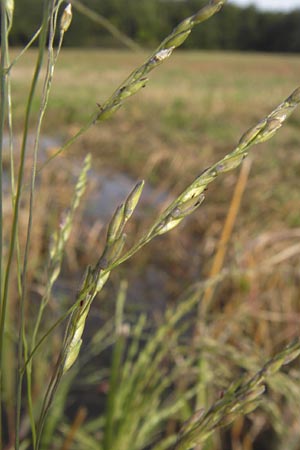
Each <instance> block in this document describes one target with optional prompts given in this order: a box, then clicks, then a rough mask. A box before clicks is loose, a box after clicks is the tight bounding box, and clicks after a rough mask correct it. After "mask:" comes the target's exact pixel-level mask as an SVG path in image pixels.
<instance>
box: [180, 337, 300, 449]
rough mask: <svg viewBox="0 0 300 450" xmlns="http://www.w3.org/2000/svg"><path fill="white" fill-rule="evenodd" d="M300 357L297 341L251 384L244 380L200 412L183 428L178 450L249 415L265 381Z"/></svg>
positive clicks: (257, 400)
mask: <svg viewBox="0 0 300 450" xmlns="http://www.w3.org/2000/svg"><path fill="white" fill-rule="evenodd" d="M299 354H300V342H299V339H296V340H295V341H294V342H293V343H291V344H290V345H289V346H288V347H287V348H286V349H284V350H283V351H281V352H280V353H278V354H277V355H275V356H274V357H273V358H271V359H270V360H269V361H268V362H267V363H266V364H265V365H264V366H263V368H262V369H261V370H259V371H258V372H257V373H256V374H255V375H254V376H253V377H252V378H250V380H249V381H247V380H245V377H241V378H240V379H239V380H238V381H237V382H235V383H233V384H232V385H231V387H229V389H228V390H227V391H226V392H225V393H224V395H223V396H222V398H221V399H220V400H218V401H217V402H216V403H214V404H213V405H212V406H211V407H210V408H209V409H208V410H207V411H204V410H199V411H198V412H196V413H195V414H194V415H193V416H192V417H191V418H190V419H189V421H188V422H187V423H186V424H185V425H184V426H183V427H182V429H181V433H180V434H179V436H178V442H177V445H176V449H175V450H189V449H191V448H193V447H195V445H198V444H202V443H204V442H205V441H206V440H207V439H208V438H209V436H210V435H211V434H212V433H213V432H214V431H215V429H216V428H217V427H221V426H227V425H229V424H230V423H232V422H233V421H234V420H235V419H236V418H237V417H238V416H239V415H241V414H243V415H244V414H249V413H250V412H252V411H253V410H254V409H256V407H257V406H258V405H259V401H260V400H261V395H262V394H263V393H264V391H265V385H264V383H265V381H266V379H267V378H268V377H270V376H272V375H274V374H275V373H277V372H278V371H279V370H280V369H281V367H282V366H284V365H286V364H289V363H290V362H291V361H293V360H294V359H295V358H297V357H298V356H299Z"/></svg>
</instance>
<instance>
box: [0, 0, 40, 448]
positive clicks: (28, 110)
mask: <svg viewBox="0 0 300 450" xmlns="http://www.w3.org/2000/svg"><path fill="white" fill-rule="evenodd" d="M47 11H48V2H47V1H45V2H44V16H43V23H42V31H41V34H40V40H39V52H38V58H37V62H36V67H35V71H34V75H33V79H32V83H31V87H30V92H29V96H28V100H27V105H26V112H25V124H24V132H23V140H22V146H21V160H20V166H19V173H18V183H17V191H16V198H15V207H14V215H13V225H12V232H11V241H10V247H9V253H8V260H7V268H6V274H5V284H4V294H3V297H4V299H5V301H7V300H6V299H7V297H8V287H9V279H10V272H11V266H12V260H13V254H14V249H15V243H16V237H17V229H18V219H19V208H20V200H21V195H22V190H23V179H24V165H25V157H26V153H27V152H26V150H27V137H28V132H29V120H30V116H31V110H32V105H33V98H34V94H35V90H36V86H37V82H38V79H39V75H40V71H41V68H42V63H43V57H44V48H45V43H46V38H47V29H48V13H47ZM23 275H24V273H23ZM22 278H23V276H22ZM23 281H24V280H22V284H23ZM22 297H23V293H22ZM22 297H21V298H22ZM24 318H25V305H24V301H21V304H20V329H19V341H18V342H19V344H18V364H19V369H20V367H21V366H22V359H23V350H24ZM22 383H23V373H22V371H21V370H19V371H18V379H17V406H16V437H15V449H16V450H19V448H20V436H19V434H20V417H21V403H22Z"/></svg>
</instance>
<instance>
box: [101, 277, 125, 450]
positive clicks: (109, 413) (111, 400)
mask: <svg viewBox="0 0 300 450" xmlns="http://www.w3.org/2000/svg"><path fill="white" fill-rule="evenodd" d="M125 297H126V284H125V283H122V284H121V286H120V291H119V295H118V299H117V308H116V309H117V310H116V331H115V333H116V343H115V346H114V351H113V356H112V364H111V376H110V384H109V393H108V399H107V410H106V415H105V417H106V423H105V432H104V438H103V450H111V449H112V448H113V437H114V436H113V432H114V416H115V402H116V396H117V395H118V381H119V369H120V366H121V362H122V356H123V350H124V344H125V342H124V336H123V335H122V332H121V326H122V321H123V309H124V302H125Z"/></svg>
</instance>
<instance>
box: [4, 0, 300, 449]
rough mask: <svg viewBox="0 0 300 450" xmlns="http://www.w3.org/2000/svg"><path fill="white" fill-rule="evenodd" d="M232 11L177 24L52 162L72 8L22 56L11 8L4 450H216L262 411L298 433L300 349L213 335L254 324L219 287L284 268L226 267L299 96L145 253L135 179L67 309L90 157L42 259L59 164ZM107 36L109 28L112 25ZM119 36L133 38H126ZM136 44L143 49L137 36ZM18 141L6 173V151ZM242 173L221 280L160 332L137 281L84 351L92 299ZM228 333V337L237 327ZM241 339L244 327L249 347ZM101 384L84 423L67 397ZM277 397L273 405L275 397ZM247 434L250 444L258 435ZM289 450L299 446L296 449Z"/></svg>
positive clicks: (208, 176)
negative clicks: (72, 241)
mask: <svg viewBox="0 0 300 450" xmlns="http://www.w3.org/2000/svg"><path fill="white" fill-rule="evenodd" d="M224 3H225V0H211V1H210V2H209V3H208V4H207V5H206V6H204V7H203V8H201V9H200V10H199V11H198V12H196V13H195V14H194V15H193V16H191V17H189V18H186V19H185V20H183V21H182V22H181V23H179V25H178V26H177V27H176V28H175V29H174V30H173V31H172V32H171V33H170V35H169V36H167V37H166V38H165V39H164V40H163V41H162V43H161V44H160V45H159V46H158V48H157V49H156V50H155V51H154V52H153V53H152V54H151V55H150V56H149V58H147V59H146V61H145V62H144V63H143V64H142V65H140V66H139V67H137V68H136V69H135V70H134V71H133V72H132V73H131V74H130V75H129V76H128V77H127V78H126V79H125V80H124V82H123V83H122V84H121V85H120V86H119V87H118V88H117V89H116V90H115V91H114V92H113V94H112V95H111V96H110V97H109V98H108V99H107V100H106V101H104V102H103V103H101V105H98V106H97V108H96V109H95V111H94V112H93V113H92V114H91V115H90V118H89V119H88V120H87V121H86V123H84V124H83V125H82V126H81V127H80V128H79V129H78V130H77V131H76V132H75V134H74V135H73V136H72V137H71V138H70V139H68V140H67V141H66V142H65V143H64V144H63V145H62V146H61V147H60V148H59V149H56V150H55V151H54V152H53V153H52V155H51V156H49V157H48V159H47V160H46V161H45V160H43V161H42V162H40V161H41V157H40V156H41V155H40V146H41V138H42V132H43V131H42V130H43V127H44V126H45V120H46V119H45V118H46V112H47V109H48V106H49V97H50V95H51V89H52V87H53V79H54V74H55V68H56V65H57V63H58V61H59V56H60V52H61V49H62V46H63V40H64V35H65V33H67V31H68V28H69V26H70V25H71V22H72V8H71V3H68V2H66V1H63V0H44V1H43V4H42V19H41V23H40V24H38V25H37V31H36V33H35V34H34V35H33V37H32V39H31V40H30V42H28V44H27V45H26V46H25V47H24V49H22V50H21V51H20V53H19V54H18V55H17V56H15V57H14V59H12V58H11V51H10V47H9V34H10V30H11V28H12V27H13V13H14V1H13V0H2V1H1V110H0V117H1V119H0V152H1V160H2V165H1V169H0V183H1V197H0V214H1V220H0V224H1V225H0V270H1V277H0V283H1V289H0V292H1V309H0V313H1V315H0V389H1V397H0V442H1V445H2V447H1V448H3V449H13V448H15V449H16V450H19V449H34V450H38V449H70V448H72V449H83V448H84V449H96V448H97V449H99V448H100V449H103V450H140V449H148V448H152V449H155V450H163V449H177V450H185V449H190V448H198V449H200V448H201V449H202V448H203V449H204V448H206V449H210V448H211V449H213V448H218V445H219V444H218V442H220V440H221V439H222V435H221V434H220V432H218V430H219V428H222V427H225V426H226V427H227V429H230V428H228V427H229V425H230V426H231V427H233V428H231V429H232V430H233V431H234V430H235V433H237V431H236V430H237V428H234V427H238V426H240V428H241V429H242V428H243V427H245V423H246V422H245V421H243V416H245V415H247V414H251V413H252V412H253V411H254V410H255V409H256V408H257V406H258V405H260V406H261V411H263V413H264V414H265V416H268V417H269V420H270V422H271V423H272V425H273V427H274V428H275V430H276V432H277V433H278V435H279V436H286V435H285V431H286V430H284V427H283V426H282V422H283V419H282V417H281V414H280V404H281V403H282V404H284V405H288V407H289V408H290V410H292V409H293V408H295V411H296V410H297V411H299V404H300V403H299V400H300V391H299V387H298V384H297V381H298V380H299V376H300V375H299V370H298V369H297V367H296V366H293V368H292V369H291V371H290V372H287V370H286V369H285V366H286V365H287V364H290V363H291V362H292V361H294V360H295V359H296V358H297V356H298V355H299V354H300V342H299V340H298V339H294V340H293V341H292V342H289V343H288V342H286V346H285V348H277V349H275V350H276V351H274V352H273V354H272V355H267V354H265V353H264V352H261V351H259V346H258V345H256V342H255V340H254V339H253V343H252V346H251V345H250V343H249V339H247V346H248V352H249V353H248V354H247V355H245V354H244V352H243V349H241V348H239V347H238V346H237V345H236V342H235V341H234V339H228V340H227V339H225V338H224V337H223V338H219V336H218V335H217V333H215V332H212V333H211V331H214V328H213V326H214V322H217V321H219V322H220V324H221V327H224V328H226V327H227V326H228V324H231V323H232V324H234V326H236V322H235V318H234V315H235V314H237V315H238V314H240V318H241V320H242V321H245V320H246V319H245V317H246V316H245V315H244V311H241V310H238V311H230V314H225V313H224V315H223V312H221V313H220V312H218V311H217V309H216V311H212V303H213V302H212V299H213V293H214V290H215V289H217V288H218V286H220V284H221V282H222V281H224V280H228V279H239V280H240V279H242V277H247V276H249V277H251V276H252V277H253V276H255V273H256V272H257V273H258V272H259V273H260V272H262V271H264V270H270V269H271V270H272V268H273V267H274V266H275V265H276V264H277V263H278V262H280V261H278V259H277V260H276V259H275V260H274V259H273V260H270V261H268V262H266V263H264V264H263V263H262V264H261V266H258V267H256V268H255V269H252V270H251V269H247V268H243V267H239V268H236V267H230V266H225V267H223V265H224V264H223V263H224V260H225V253H226V246H227V244H228V241H229V237H230V234H231V231H232V228H233V223H234V220H235V217H236V216H237V214H238V210H239V204H240V201H241V196H242V192H243V189H244V188H245V185H246V182H247V180H248V177H249V176H250V175H249V171H250V169H249V166H245V163H244V160H245V158H246V157H247V156H248V153H249V151H250V149H252V147H253V146H254V145H256V144H259V143H262V142H264V141H267V140H269V139H270V138H272V137H273V136H274V135H275V133H277V131H278V130H279V129H280V128H281V127H282V125H283V124H284V122H285V121H286V120H287V119H288V117H289V116H290V115H291V114H292V113H293V112H294V110H295V109H296V107H297V106H298V105H299V103H300V88H299V87H298V88H297V89H296V90H294V91H293V92H292V93H290V95H288V97H287V98H286V99H285V100H283V101H282V102H281V103H280V104H279V105H278V106H277V107H275V108H274V109H273V110H272V111H271V112H270V113H269V114H267V115H266V116H265V117H263V118H262V119H261V120H259V121H258V123H257V124H256V125H255V126H253V127H251V128H250V129H249V130H248V131H246V133H244V134H243V136H242V137H241V138H240V140H239V142H238V144H237V145H236V146H235V148H233V149H232V151H230V152H228V153H227V154H226V155H225V156H223V157H221V158H220V159H219V160H218V161H217V162H215V163H214V164H212V165H210V167H208V168H207V169H205V170H204V171H202V172H201V173H200V174H199V175H198V176H197V177H196V178H195V179H194V180H191V181H190V183H189V184H188V185H187V186H186V187H185V189H183V191H182V192H181V193H180V194H179V195H177V196H176V198H175V199H174V200H173V201H172V202H171V203H170V204H169V205H168V206H167V207H166V208H165V209H164V210H163V211H162V212H160V213H159V214H158V215H157V217H156V218H155V219H154V220H153V223H152V224H151V225H150V226H149V227H148V228H145V229H142V231H141V233H140V235H138V237H136V238H135V241H134V242H133V244H132V245H130V246H127V247H125V246H126V234H125V231H126V228H127V229H128V223H129V222H130V221H131V220H132V216H133V214H134V212H135V210H136V208H137V205H138V203H139V200H140V197H141V195H142V193H143V189H144V184H145V183H144V181H139V182H137V183H136V185H135V186H133V187H132V190H131V191H130V192H129V193H127V195H124V201H123V203H121V204H120V205H119V206H118V207H117V208H116V210H115V212H114V214H113V216H112V218H111V219H110V221H109V223H108V226H107V231H106V237H105V240H104V244H103V249H102V251H100V249H99V251H98V250H97V251H98V258H97V260H96V261H90V262H89V264H88V265H87V267H86V270H85V273H84V274H83V276H82V280H81V283H80V282H79V283H78V290H77V293H76V294H74V296H73V297H72V298H69V299H68V301H64V300H63V299H61V301H60V302H59V304H58V303H57V302H56V301H54V290H55V283H56V282H57V280H58V279H59V276H60V275H61V271H62V267H63V258H64V255H65V252H66V246H67V243H68V241H69V238H70V235H71V232H72V227H73V225H74V223H75V221H76V214H77V211H78V208H79V207H80V202H81V200H82V197H83V196H84V194H85V190H86V186H87V181H88V171H89V170H90V168H91V156H90V155H89V154H88V155H87V156H86V157H85V159H84V162H83V165H82V168H81V170H80V171H79V173H78V177H77V181H75V189H74V193H73V195H72V196H71V197H70V202H69V204H70V206H69V208H68V209H67V211H65V213H64V216H63V218H62V219H61V220H60V223H59V225H56V226H55V228H54V229H53V228H51V227H50V226H49V228H47V229H46V231H43V232H41V234H42V236H41V237H40V241H41V243H40V260H38V261H36V258H35V257H36V254H35V251H34V249H35V245H37V239H38V237H37V236H36V234H35V233H36V231H37V229H38V228H37V225H36V223H38V217H37V214H36V210H35V208H36V207H37V206H39V205H40V203H42V202H43V199H42V198H41V191H42V188H43V185H42V180H43V176H45V177H46V175H44V174H46V173H47V170H49V167H50V166H51V164H50V162H51V161H52V164H54V163H55V160H59V157H60V156H61V155H62V154H63V152H65V151H66V150H67V148H68V147H70V146H71V145H72V144H73V143H74V142H75V141H76V140H77V139H78V138H79V137H80V136H82V135H83V134H84V133H86V132H88V130H89V129H90V128H91V127H92V126H94V127H99V126H101V122H103V121H105V120H108V119H110V118H111V117H112V116H113V115H114V114H115V113H116V112H117V111H118V110H119V109H120V108H121V107H122V106H123V105H125V103H126V101H127V99H128V98H130V97H131V96H133V95H135V94H136V93H137V92H138V91H140V90H141V89H142V88H144V87H145V86H147V85H148V83H149V76H150V73H151V72H152V71H153V70H154V69H156V68H157V67H158V66H159V65H161V64H163V63H164V62H165V61H166V60H167V59H168V58H170V57H171V55H172V53H173V51H174V50H175V49H176V48H177V47H179V46H181V45H182V44H183V43H184V41H185V40H186V39H187V38H188V36H189V34H190V33H191V32H192V30H193V28H194V27H195V26H197V25H198V24H200V23H202V22H203V21H205V20H207V19H209V18H210V17H211V16H213V15H214V14H215V13H217V12H218V11H219V10H220V9H221V8H222V6H223V5H224ZM74 6H75V7H77V8H78V9H79V10H80V11H81V12H82V13H86V14H87V15H88V16H89V17H90V18H91V19H93V20H96V21H98V22H99V20H100V19H99V16H97V14H93V12H92V11H91V10H89V9H88V8H85V7H84V6H83V5H82V4H81V2H79V1H77V0H76V2H75V1H74ZM106 25H107V24H106ZM108 28H111V27H110V26H109V24H108ZM112 31H113V32H114V33H117V35H118V37H120V36H121V38H122V35H121V34H120V33H118V32H117V31H116V30H115V29H114V28H113V30H112ZM33 44H36V45H37V51H36V62H35V67H34V69H33V75H32V78H31V80H30V86H29V89H28V93H27V101H26V104H25V105H24V115H23V126H22V138H21V142H20V148H18V146H17V143H16V139H15V137H16V131H15V121H14V108H13V101H14V91H13V89H12V79H13V74H14V70H15V68H16V67H17V65H18V64H19V62H20V61H21V59H22V58H23V57H24V54H26V52H27V50H28V49H29V48H30V47H31V46H32V45H33ZM128 45H130V46H131V47H132V46H133V45H134V44H133V43H132V42H131V41H130V40H129V41H128ZM74 95H75V94H74ZM37 104H38V115H37V117H36V115H35V108H36V105H37ZM32 135H33V136H34V139H33V144H32V141H31V140H30V137H31V136H32ZM6 137H8V142H9V158H8V161H9V163H8V164H7V155H4V153H3V150H4V142H5V141H6ZM4 163H5V164H4ZM239 166H242V170H241V175H240V179H239V181H238V183H237V184H236V187H235V193H234V196H233V199H232V202H231V205H230V208H229V210H228V216H227V220H226V224H225V226H224V229H223V233H222V237H221V239H220V246H219V251H218V252H217V253H216V256H215V260H214V263H213V266H212V269H211V273H210V276H209V277H208V278H207V279H206V280H204V281H202V282H197V283H195V284H194V285H192V286H189V288H188V289H186V290H185V291H184V292H183V294H182V295H181V297H180V298H179V299H178V302H176V304H173V305H168V307H167V308H166V310H165V312H164V317H163V319H161V321H160V324H159V326H157V327H156V329H154V326H153V324H152V323H151V322H150V321H149V317H148V316H147V314H146V313H142V314H140V315H139V317H136V315H133V317H132V316H128V317H127V315H126V312H125V305H126V298H127V288H128V284H127V282H126V281H124V280H123V281H122V282H121V283H120V286H119V290H118V292H117V294H116V302H115V314H114V316H113V318H109V319H108V320H107V321H106V322H105V323H103V324H102V325H101V326H99V329H98V331H97V332H95V333H93V335H92V337H91V339H90V342H89V344H88V345H85V347H84V351H82V347H83V346H84V343H83V334H84V332H85V329H86V322H87V319H88V317H89V314H90V313H91V311H92V309H91V308H92V305H93V302H95V301H96V299H99V298H100V296H101V292H102V291H103V288H104V286H105V285H106V283H107V282H108V280H109V279H110V277H111V274H112V272H114V271H115V269H116V268H117V267H118V266H120V265H121V264H122V263H125V262H126V261H128V260H129V259H131V258H132V257H133V256H134V255H136V254H137V253H138V252H139V251H140V250H141V249H142V248H143V247H145V246H146V245H148V244H149V243H150V242H151V241H152V240H153V239H154V238H160V236H161V235H164V234H166V233H169V232H170V231H171V230H172V229H174V228H176V227H177V225H179V224H180V223H181V222H182V221H184V220H185V219H186V218H187V217H188V216H190V215H191V214H192V213H195V212H196V210H197V209H198V208H199V207H200V205H201V204H202V203H203V201H204V200H205V192H206V190H207V187H208V186H209V185H210V184H211V183H213V182H214V181H215V180H216V179H217V178H219V177H221V176H223V174H225V173H227V172H230V171H232V170H235V169H236V168H238V167H239ZM4 167H5V170H7V167H9V176H10V188H9V195H8V194H7V193H6V187H5V186H4V180H3V168H4ZM245 167H246V169H245ZM247 167H248V168H247ZM46 180H47V178H46ZM60 195H62V194H60ZM7 196H8V198H9V208H8V207H7ZM4 203H5V211H4V207H3V204H4ZM44 212H45V215H46V217H45V218H44V221H45V223H46V224H47V227H48V225H49V224H51V223H52V222H53V216H52V211H51V209H49V210H47V208H46V209H45V211H44ZM99 247H100V246H99ZM284 256H285V255H281V257H284ZM41 273H42V274H43V277H42V279H43V283H42V285H39V287H38V289H36V291H35V290H34V289H33V286H35V281H36V280H37V279H40V278H39V277H40V274H41ZM36 284H38V283H37V282H36ZM37 294H38V295H37ZM283 300H284V299H283ZM228 330H229V331H228V333H229V334H230V333H231V331H232V330H231V329H229V328H228ZM242 334H243V331H241V337H240V339H242V337H243V336H242ZM108 354H109V359H111V363H110V365H108V366H109V367H108V368H107V367H105V364H103V366H102V369H101V370H99V368H98V366H97V367H94V368H93V369H95V370H92V372H91V373H89V370H88V369H87V367H88V363H89V362H90V361H92V360H95V359H97V361H99V360H101V361H105V359H107V355H108ZM282 368H283V370H281V369H282ZM214 371H215V372H214ZM89 383H90V384H93V385H96V386H98V387H99V389H100V390H101V389H102V391H101V392H102V393H103V394H105V395H104V397H105V399H104V401H103V405H102V407H101V411H100V412H99V413H98V414H96V415H95V414H94V415H89V414H88V411H87V410H86V409H85V408H82V407H79V408H76V407H75V411H76V414H75V416H74V414H72V413H70V412H68V411H66V406H67V405H68V399H70V398H72V395H73V394H74V390H76V389H77V388H78V389H80V387H81V388H82V387H83V386H85V385H87V384H89ZM74 386H75V387H74ZM266 388H267V389H266ZM269 391H273V392H274V395H273V396H271V395H269V394H265V392H269ZM297 401H298V406H296V403H297ZM297 408H298V409H297ZM261 414H262V413H261ZM251 417H252V416H251ZM232 424H233V425H232ZM297 433H298V436H299V434H300V431H299V427H298V428H297V429H296V431H295V432H293V433H292V431H291V436H294V437H295V439H296V437H297ZM240 435H241V436H243V437H248V440H249V439H250V438H251V436H250V438H249V436H248V435H247V430H246V429H245V430H241V431H240ZM253 439H254V438H253ZM247 445H248V447H245V448H252V447H251V445H252V444H251V439H250V443H249V442H248V444H247ZM290 448H295V447H292V443H291V447H290Z"/></svg>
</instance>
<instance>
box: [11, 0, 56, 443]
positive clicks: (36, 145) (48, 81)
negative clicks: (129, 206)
mask: <svg viewBox="0 0 300 450" xmlns="http://www.w3.org/2000/svg"><path fill="white" fill-rule="evenodd" d="M60 3H61V2H60ZM54 11H55V0H53V1H52V4H51V9H50V11H49V12H48V17H49V18H50V32H49V38H48V41H49V43H48V63H47V72H46V76H45V81H44V87H43V93H42V99H41V106H40V111H39V117H38V123H37V129H36V135H35V142H34V149H33V163H32V171H31V185H30V198H29V208H28V211H29V214H28V224H27V234H26V242H25V251H24V259H23V269H22V294H21V305H24V304H25V295H26V273H27V267H28V258H29V248H30V241H31V232H32V223H33V205H34V193H35V181H36V167H37V157H38V148H39V141H40V135H41V128H42V123H43V119H44V115H45V111H46V108H47V104H48V99H49V93H50V88H51V83H52V79H53V70H54V54H53V45H54V35H55V26H56V23H57V12H58V9H56V14H55V18H54V17H53V15H54ZM21 329H22V335H23V347H24V359H25V360H27V358H28V346H27V344H26V333H25V317H24V315H23V314H22V316H21ZM22 363H23V360H22V361H19V364H20V365H19V367H20V366H21V365H22ZM20 379H21V377H20ZM26 379H27V399H28V410H29V416H30V422H31V431H32V442H33V446H35V444H36V430H35V420H34V413H33V405H32V393H31V392H32V388H31V386H32V365H31V364H29V365H28V366H27V368H26Z"/></svg>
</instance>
